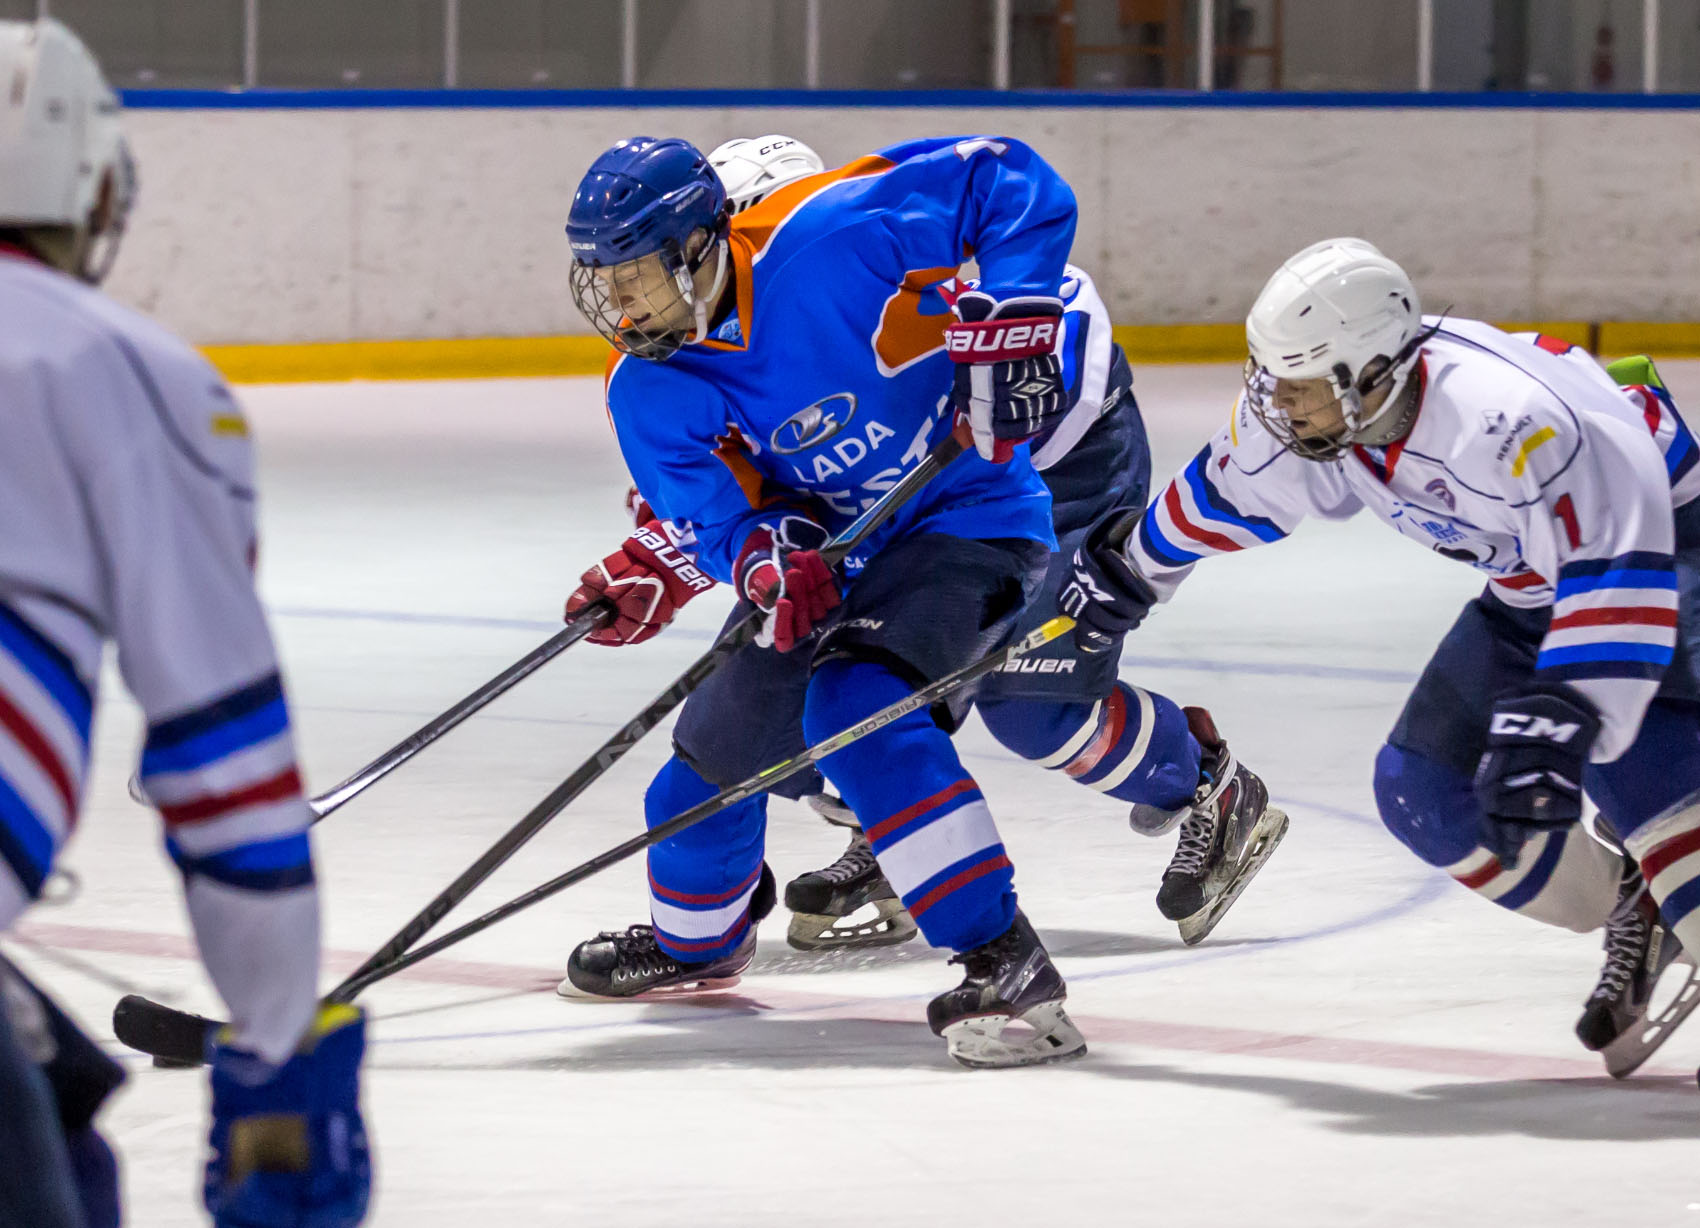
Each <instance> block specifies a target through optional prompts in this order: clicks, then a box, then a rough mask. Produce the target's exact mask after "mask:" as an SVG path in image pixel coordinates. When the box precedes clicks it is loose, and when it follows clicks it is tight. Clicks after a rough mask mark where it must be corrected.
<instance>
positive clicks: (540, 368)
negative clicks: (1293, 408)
mask: <svg viewBox="0 0 1700 1228" xmlns="http://www.w3.org/2000/svg"><path fill="white" fill-rule="evenodd" d="M1502 327H1504V328H1506V329H1508V330H1511V331H1517V332H1530V331H1535V332H1543V333H1550V334H1551V335H1553V336H1555V337H1563V338H1564V339H1565V340H1566V341H1571V342H1574V343H1576V344H1577V345H1587V344H1588V342H1589V341H1590V339H1591V338H1593V337H1597V338H1598V347H1599V352H1600V353H1601V354H1606V355H1612V356H1619V355H1624V354H1649V355H1651V356H1653V357H1655V358H1687V357H1700V323H1694V324H1660V323H1635V322H1632V321H1629V322H1609V321H1608V322H1605V323H1600V324H1589V323H1588V322H1586V321H1577V320H1542V321H1511V322H1506V323H1504V324H1502ZM1115 337H1116V340H1117V342H1119V343H1120V344H1121V347H1122V349H1124V350H1126V351H1127V356H1128V360H1129V361H1130V362H1132V363H1133V364H1134V365H1136V366H1137V365H1139V364H1141V363H1164V362H1240V361H1242V360H1243V359H1244V358H1245V328H1244V326H1243V325H1241V324H1237V323H1236V324H1122V325H1118V326H1117V327H1116V330H1115ZM202 352H203V353H204V354H206V356H207V357H208V358H209V359H210V360H211V361H212V363H213V365H214V366H216V367H217V368H218V369H219V370H220V371H222V372H223V373H224V375H225V378H227V379H229V380H231V381H232V382H233V383H239V384H282V383H297V382H302V381H329V380H351V379H479V378H495V377H510V378H511V377H518V376H561V375H601V374H602V372H603V370H604V369H605V367H606V365H607V361H608V345H607V343H606V342H604V341H603V340H602V338H600V337H581V336H563V337H460V338H445V339H442V340H421V341H328V342H321V343H309V344H302V345H210V346H205V347H203V349H202Z"/></svg>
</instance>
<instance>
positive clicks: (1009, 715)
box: [979, 682, 1200, 810]
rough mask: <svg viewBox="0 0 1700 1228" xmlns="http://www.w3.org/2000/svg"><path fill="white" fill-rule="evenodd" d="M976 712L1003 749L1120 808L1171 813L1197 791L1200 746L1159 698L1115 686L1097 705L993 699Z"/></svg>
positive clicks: (1170, 704) (1123, 685)
mask: <svg viewBox="0 0 1700 1228" xmlns="http://www.w3.org/2000/svg"><path fill="white" fill-rule="evenodd" d="M979 709H980V719H981V720H983V721H984V722H985V723H986V728H987V729H989V730H990V731H991V734H992V736H993V737H995V738H996V739H997V740H998V741H999V742H1000V743H1002V744H1003V745H1004V746H1005V747H1007V748H1008V749H1010V750H1012V751H1014V752H1015V753H1016V754H1018V755H1020V756H1022V757H1023V758H1024V759H1031V760H1034V761H1035V762H1037V763H1038V764H1040V765H1041V766H1042V767H1048V768H1052V769H1055V770H1057V771H1061V772H1065V773H1067V774H1068V775H1069V776H1071V777H1073V778H1074V779H1075V780H1078V781H1080V783H1081V784H1084V785H1087V786H1089V787H1090V788H1094V789H1097V790H1098V791H1099V792H1101V793H1107V794H1109V795H1110V796H1111V797H1114V798H1118V799H1120V800H1122V801H1127V802H1143V803H1146V804H1147V805H1152V806H1157V807H1160V808H1162V809H1165V810H1172V809H1175V808H1176V807H1179V806H1183V805H1185V804H1186V802H1187V800H1188V799H1189V798H1191V796H1192V794H1193V790H1194V789H1196V788H1197V786H1198V764H1199V753H1200V752H1199V746H1198V742H1197V740H1196V739H1195V738H1194V737H1193V736H1192V734H1191V733H1190V732H1188V730H1187V725H1186V717H1185V716H1183V715H1182V714H1181V710H1180V709H1179V708H1178V707H1176V706H1175V704H1174V703H1173V702H1172V701H1170V700H1169V699H1167V698H1165V697H1164V696H1162V695H1158V694H1155V693H1153V692H1150V691H1143V690H1140V689H1139V688H1138V687H1132V686H1129V685H1128V684H1127V683H1125V682H1118V683H1116V685H1115V688H1114V689H1113V690H1112V691H1111V692H1110V694H1109V695H1108V696H1106V697H1105V698H1104V700H1103V701H1102V702H1100V703H1096V704H1081V703H1060V702H1053V701H1045V700H992V701H989V702H985V703H982V704H980V705H979Z"/></svg>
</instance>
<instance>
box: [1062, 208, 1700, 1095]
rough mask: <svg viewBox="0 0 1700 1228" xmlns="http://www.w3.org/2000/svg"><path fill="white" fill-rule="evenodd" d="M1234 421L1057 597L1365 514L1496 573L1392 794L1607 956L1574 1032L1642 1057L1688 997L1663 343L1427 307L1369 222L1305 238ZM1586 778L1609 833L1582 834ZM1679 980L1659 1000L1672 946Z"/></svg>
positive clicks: (1426, 829)
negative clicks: (1503, 324)
mask: <svg viewBox="0 0 1700 1228" xmlns="http://www.w3.org/2000/svg"><path fill="white" fill-rule="evenodd" d="M1246 336H1247V340H1248V342H1249V347H1250V351H1251V357H1250V360H1249V362H1248V364H1247V367H1246V386H1245V391H1244V392H1243V394H1242V395H1241V397H1240V401H1239V403H1238V404H1237V405H1236V406H1235V408H1234V413H1233V416H1232V417H1231V419H1230V420H1229V423H1228V425H1227V426H1226V427H1225V428H1223V430H1222V431H1221V432H1220V433H1219V434H1218V435H1217V436H1216V437H1215V438H1214V439H1212V440H1211V441H1210V443H1209V444H1207V445H1206V446H1205V448H1204V449H1203V450H1202V451H1201V452H1200V453H1199V454H1198V455H1197V456H1196V457H1195V458H1194V459H1193V461H1192V462H1191V463H1190V464H1189V465H1187V467H1186V468H1185V469H1184V470H1183V471H1182V473H1181V474H1180V475H1179V476H1177V477H1176V478H1175V479H1174V481H1173V482H1171V483H1170V484H1169V486H1168V487H1167V489H1166V490H1165V491H1164V492H1163V494H1162V495H1160V496H1159V497H1158V498H1157V499H1156V500H1155V501H1154V502H1152V503H1151V505H1150V507H1149V508H1148V509H1147V508H1143V507H1129V508H1124V509H1120V510H1117V511H1114V512H1112V513H1110V514H1109V515H1107V516H1106V517H1105V518H1104V519H1103V520H1101V521H1100V522H1099V524H1098V525H1097V526H1096V527H1095V528H1094V529H1093V530H1092V532H1091V533H1090V534H1089V535H1088V537H1087V539H1086V541H1085V543H1084V544H1083V545H1082V547H1081V549H1080V551H1079V552H1078V554H1077V556H1076V560H1075V563H1076V566H1075V571H1076V577H1075V580H1074V582H1072V583H1071V585H1070V586H1069V588H1068V589H1067V590H1065V592H1064V597H1063V601H1062V607H1063V608H1064V609H1065V610H1066V611H1069V612H1072V613H1074V614H1076V615H1078V617H1079V618H1080V620H1081V624H1082V626H1083V627H1084V628H1086V629H1087V634H1093V633H1107V634H1114V635H1120V634H1123V633H1125V632H1127V631H1128V630H1130V629H1131V628H1133V627H1134V626H1136V625H1137V624H1138V623H1139V622H1140V621H1141V620H1142V619H1143V618H1144V617H1145V616H1146V614H1147V613H1148V612H1149V611H1150V609H1151V607H1152V606H1153V605H1154V604H1155V603H1156V602H1157V601H1158V600H1159V599H1162V598H1166V597H1167V596H1168V595H1169V594H1171V593H1172V592H1173V591H1174V590H1175V588H1176V586H1177V585H1178V584H1179V583H1180V582H1181V580H1182V579H1184V578H1185V576H1186V575H1187V574H1188V573H1189V572H1190V571H1191V569H1192V567H1193V566H1194V565H1195V564H1196V563H1197V562H1198V560H1200V559H1202V558H1205V557H1209V556H1214V555H1219V554H1227V553H1234V552H1237V551H1239V550H1242V549H1248V548H1250V547H1253V546H1257V545H1260V544H1262V543H1265V542H1272V541H1279V540H1280V539H1281V538H1283V537H1285V536H1286V535H1287V534H1288V533H1290V532H1292V530H1293V529H1294V528H1295V526H1296V525H1297V524H1298V522H1299V521H1300V520H1301V519H1302V518H1304V517H1305V516H1308V515H1315V516H1323V517H1328V518H1344V517H1347V516H1350V515H1353V514H1354V513H1356V512H1358V511H1360V510H1364V509H1367V510H1369V511H1370V512H1372V513H1373V514H1374V515H1376V516H1377V517H1379V518H1380V519H1382V520H1383V521H1385V522H1386V523H1387V524H1388V525H1389V526H1390V527H1392V528H1393V529H1394V530H1395V531H1397V532H1399V533H1400V534H1402V535H1404V536H1406V537H1408V538H1411V539H1412V540H1414V541H1415V542H1417V543H1418V544H1419V545H1422V546H1424V547H1426V548H1428V549H1432V550H1435V551H1438V552H1439V553H1441V554H1444V555H1446V556H1447V557H1449V558H1453V559H1457V560H1459V561H1461V562H1465V563H1469V564H1471V565H1472V566H1474V567H1476V568H1477V569H1479V570H1480V571H1482V572H1483V573H1484V574H1485V575H1486V577H1487V584H1486V587H1485V588H1484V590H1483V592H1482V594H1481V596H1479V597H1477V598H1476V599H1475V600H1474V601H1472V602H1471V603H1470V604H1469V605H1468V606H1466V607H1465V609H1464V612H1463V614H1462V615H1460V617H1459V619H1458V621H1457V622H1456V623H1455V624H1454V626H1453V627H1452V629H1451V631H1450V632H1449V633H1448V634H1447V636H1446V638H1445V639H1444V640H1443V641H1442V642H1441V645H1440V648H1439V649H1438V650H1437V651H1436V653H1435V655H1434V657H1433V659H1432V660H1431V661H1430V662H1429V664H1428V667H1427V668H1426V669H1425V670H1424V672H1423V674H1422V676H1421V677H1420V678H1419V680H1418V682H1417V686H1416V689H1415V690H1414V691H1413V692H1412V694H1411V696H1410V699H1409V700H1408V702H1407V703H1406V705H1405V710H1404V712H1403V713H1402V714H1401V715H1400V717H1399V720H1398V723H1397V725H1396V726H1395V727H1394V730H1393V732H1392V734H1391V735H1390V737H1389V738H1388V741H1387V744H1386V746H1384V747H1383V748H1382V750H1381V753H1380V755H1379V756H1378V758H1377V759H1376V764H1375V793H1376V800H1377V802H1378V804H1379V807H1380V811H1381V817H1382V820H1383V822H1385V823H1386V825H1387V827H1388V828H1389V830H1391V831H1392V832H1393V834H1394V835H1395V836H1397V837H1398V838H1399V839H1400V840H1401V841H1402V842H1403V843H1404V844H1405V845H1406V846H1407V847H1409V848H1410V849H1411V851H1412V852H1414V853H1416V854H1417V856H1419V857H1421V858H1422V859H1423V860H1425V861H1427V862H1429V863H1430V864H1431V865H1435V866H1438V867H1441V868H1442V869H1444V870H1446V871H1447V872H1448V873H1449V874H1451V875H1452V876H1453V877H1454V878H1456V879H1457V880H1458V881H1459V882H1460V883H1462V884H1463V885H1464V886H1466V887H1468V888H1470V889H1471V890H1473V891H1476V892H1478V893H1480V894H1482V895H1484V896H1486V897H1487V898H1488V899H1490V900H1493V901H1494V902H1495V903H1497V904H1499V905H1500V906H1501V907H1504V908H1508V909H1511V910H1513V911H1516V912H1518V913H1521V914H1522V915H1524V916H1527V917H1531V918H1533V919H1535V920H1538V921H1543V922H1546V923H1548V924H1553V925H1560V926H1564V927H1567V928H1570V929H1574V930H1578V931H1581V932H1590V931H1594V930H1599V929H1602V928H1603V929H1604V931H1605V946H1606V963H1605V968H1604V971H1603V973H1602V975H1601V978H1600V981H1599V984H1598V985H1597V986H1596V988H1595V990H1594V992H1593V994H1592V995H1591V996H1590V997H1589V1000H1588V1003H1587V1005H1586V1007H1585V1008H1584V1011H1583V1014H1582V1017H1581V1019H1580V1021H1579V1022H1578V1024H1577V1033H1578V1035H1579V1037H1580V1038H1581V1040H1582V1042H1583V1043H1584V1044H1585V1045H1587V1046H1588V1047H1589V1048H1590V1049H1597V1050H1603V1052H1604V1057H1605V1061H1606V1065H1607V1069H1608V1070H1610V1072H1611V1073H1612V1074H1614V1075H1618V1076H1622V1075H1625V1074H1628V1073H1629V1072H1630V1071H1631V1070H1633V1069H1634V1068H1635V1067H1636V1066H1637V1065H1639V1064H1640V1063H1641V1062H1642V1061H1645V1060H1646V1058H1647V1056H1648V1055H1649V1054H1651V1053H1652V1051H1653V1050H1654V1048H1656V1047H1657V1046H1658V1045H1659V1044H1661V1043H1662V1042H1663V1041H1664V1040H1665V1039H1666V1038H1668V1037H1669V1036H1670V1034H1671V1032H1672V1030H1673V1029H1674V1027H1675V1026H1676V1024H1677V1023H1679V1022H1680V1021H1681V1020H1682V1018H1683V1017H1684V1016H1686V1015H1687V1014H1688V1013H1689V1012H1691V1011H1692V1010H1693V1009H1694V1008H1695V1007H1696V1006H1697V1005H1700V984H1697V983H1696V981H1695V975H1694V965H1693V960H1692V957H1691V956H1690V955H1689V954H1688V952H1693V951H1696V950H1700V677H1697V675H1696V672H1695V657H1694V653H1695V651H1696V649H1697V648H1700V446H1697V445H1696V443H1695V440H1694V436H1693V435H1692V433H1691V432H1690V430H1689V428H1688V426H1687V424H1686V423H1685V422H1684V421H1683V419H1682V417H1681V415H1680V414H1679V413H1678V412H1677V408H1676V405H1675V403H1674V402H1673V401H1672V399H1671V397H1670V394H1669V392H1668V391H1667V390H1666V389H1665V388H1664V387H1663V385H1662V383H1661V381H1660V380H1659V379H1658V375H1657V372H1656V371H1655V370H1654V368H1653V366H1652V364H1651V363H1650V362H1648V361H1647V360H1646V359H1644V358H1643V359H1632V360H1626V361H1623V362H1620V363H1615V364H1613V366H1612V367H1611V368H1609V369H1607V368H1602V367H1601V366H1600V365H1599V364H1598V363H1596V362H1595V361H1594V360H1593V359H1592V358H1590V357H1589V356H1588V355H1587V354H1586V353H1584V352H1583V351H1581V350H1580V349H1577V348H1576V347H1574V346H1571V345H1568V344H1566V343H1565V342H1562V341H1558V340H1555V339H1553V338H1550V337H1541V336H1537V335H1533V334H1531V335H1527V336H1510V335H1507V334H1505V333H1502V332H1500V331H1499V330H1497V329H1495V328H1492V327H1491V326H1489V325H1486V324H1480V323H1476V322H1474V321H1469V320H1450V319H1439V318H1434V317H1424V316H1423V315H1422V314H1421V308H1420V306H1419V304H1418V298H1417V292H1416V289H1415V287H1414V286H1413V285H1412V284H1411V281H1410V278H1409V277H1407V276H1406V274H1405V272H1404V270H1402V269H1401V268H1399V266H1398V265H1396V264H1395V263H1394V262H1393V261H1391V260H1389V259H1388V258H1387V257H1386V256H1384V255H1382V253H1380V252H1379V251H1377V250H1376V249H1375V248H1374V247H1373V246H1371V245H1370V244H1369V243H1366V242H1364V241H1363V240H1361V239H1332V240H1326V241H1324V242H1321V243H1318V244H1315V245H1313V246H1311V247H1309V248H1306V249H1305V250H1304V251H1302V252H1300V253H1298V254H1297V255H1296V256H1294V257H1292V258H1291V259H1290V260H1288V261H1287V262H1286V263H1285V264H1284V265H1283V266H1282V267H1281V268H1280V269H1279V270H1278V271H1277V272H1276V274H1275V275H1274V276H1273V277H1272V278H1271V279H1270V281H1269V283H1268V284H1267V285H1266V286H1265V287H1264V289H1263V291H1262V293H1261V294H1260V295H1259V297H1258V299H1257V301H1256V303H1255V304H1254V305H1253V307H1252V310H1251V314H1250V316H1249V318H1248V319H1247V321H1246ZM1584 790H1585V791H1586V792H1587V793H1588V794H1589V795H1591V796H1592V798H1593V799H1594V801H1595V802H1596V803H1597V804H1598V806H1599V810H1600V816H1601V828H1602V832H1603V833H1605V834H1606V835H1607V836H1609V837H1610V839H1611V840H1612V841H1613V843H1607V842H1605V841H1602V840H1596V839H1594V838H1592V837H1591V836H1590V834H1589V833H1588V832H1587V831H1586V830H1583V829H1582V827H1581V824H1580V822H1579V820H1580V819H1581V815H1582V797H1583V792H1584ZM1677 965H1680V967H1677V968H1676V972H1675V973H1673V975H1677V974H1680V975H1681V976H1682V977H1683V978H1684V987H1683V988H1682V989H1681V990H1680V991H1679V992H1678V993H1677V994H1676V995H1674V996H1673V997H1671V998H1670V999H1669V1000H1668V1005H1663V1006H1661V1007H1660V1008H1659V1009H1658V1010H1657V1011H1653V1010H1651V1009H1650V1008H1651V1007H1652V1006H1653V1004H1654V989H1655V987H1656V984H1657V982H1658V980H1659V978H1660V976H1661V974H1663V973H1664V972H1665V971H1666V970H1667V969H1672V968H1673V967H1676V966H1677Z"/></svg>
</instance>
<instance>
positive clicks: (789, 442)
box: [767, 392, 856, 456]
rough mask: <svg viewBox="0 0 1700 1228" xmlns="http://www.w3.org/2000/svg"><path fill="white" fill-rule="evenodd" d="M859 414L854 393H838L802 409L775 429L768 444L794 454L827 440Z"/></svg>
mask: <svg viewBox="0 0 1700 1228" xmlns="http://www.w3.org/2000/svg"><path fill="white" fill-rule="evenodd" d="M855 416H856V397H855V394H854V393H849V392H835V393H833V394H832V395H831V396H829V397H822V398H821V399H820V400H818V401H816V402H815V403H814V404H813V405H811V406H809V407H808V408H807V409H799V410H798V411H797V412H796V413H794V414H792V415H791V416H790V417H789V418H787V419H785V421H783V422H781V423H780V424H779V425H778V426H776V427H774V428H773V434H772V435H770V436H768V440H767V441H768V443H770V444H772V445H773V450H774V451H775V452H777V453H779V454H780V455H781V456H791V455H794V454H795V453H798V452H802V451H805V450H807V449H809V448H812V447H814V446H815V445H816V444H817V443H825V442H826V441H827V440H829V439H831V438H832V437H833V436H834V435H836V434H838V432H839V431H842V430H843V429H844V428H845V427H846V426H847V425H848V424H849V422H850V419H852V418H854V417H855Z"/></svg>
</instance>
